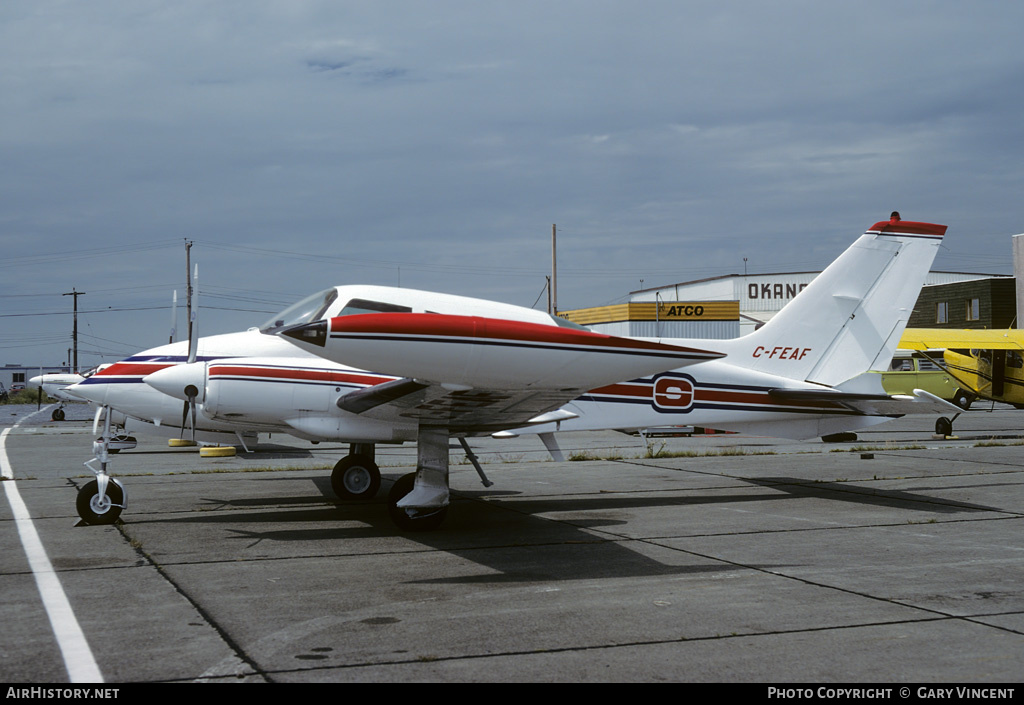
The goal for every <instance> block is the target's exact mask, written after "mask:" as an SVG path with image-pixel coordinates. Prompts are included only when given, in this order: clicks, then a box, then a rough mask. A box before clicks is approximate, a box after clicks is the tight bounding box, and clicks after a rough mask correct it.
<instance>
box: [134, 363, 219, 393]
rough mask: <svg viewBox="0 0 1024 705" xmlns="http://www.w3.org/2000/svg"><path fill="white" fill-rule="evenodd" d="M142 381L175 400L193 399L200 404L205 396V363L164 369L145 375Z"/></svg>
mask: <svg viewBox="0 0 1024 705" xmlns="http://www.w3.org/2000/svg"><path fill="white" fill-rule="evenodd" d="M142 381H143V382H145V383H146V384H148V385H149V386H150V387H152V388H153V389H156V390H157V391H160V392H163V393H164V394H167V395H169V396H172V397H174V398H175V399H181V400H183V401H189V400H190V399H195V400H196V401H197V402H199V403H202V401H203V398H204V397H205V396H206V363H205V362H193V363H191V364H183V365H173V366H171V367H165V368H164V369H162V370H157V371H156V372H152V373H150V374H148V375H146V376H145V377H143V378H142Z"/></svg>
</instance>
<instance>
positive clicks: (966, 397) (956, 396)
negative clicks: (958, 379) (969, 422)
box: [953, 389, 974, 411]
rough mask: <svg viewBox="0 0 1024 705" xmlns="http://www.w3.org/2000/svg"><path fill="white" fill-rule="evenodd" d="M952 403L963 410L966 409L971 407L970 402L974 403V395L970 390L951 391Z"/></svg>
mask: <svg viewBox="0 0 1024 705" xmlns="http://www.w3.org/2000/svg"><path fill="white" fill-rule="evenodd" d="M953 403H954V404H956V405H957V406H959V407H960V408H961V409H963V410H964V411H967V410H968V409H970V408H971V404H972V403H974V395H973V394H971V393H970V392H965V391H964V390H962V389H958V390H956V392H954V393H953Z"/></svg>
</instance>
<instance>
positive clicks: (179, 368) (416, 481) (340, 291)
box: [72, 221, 954, 530]
mask: <svg viewBox="0 0 1024 705" xmlns="http://www.w3.org/2000/svg"><path fill="white" fill-rule="evenodd" d="M945 231H946V227H945V226H942V225H933V224H929V223H918V222H908V221H902V222H900V221H883V222H880V223H876V224H875V225H874V226H872V227H871V228H870V229H869V230H868V231H867V232H866V233H865V234H864V235H862V236H861V237H860V238H859V239H858V240H857V241H856V242H855V243H854V244H853V245H852V246H851V247H850V248H849V249H848V250H847V251H846V252H844V253H843V254H842V255H841V256H840V257H839V258H838V259H837V260H836V261H835V262H833V263H832V265H830V266H829V267H828V268H827V269H826V270H825V271H824V272H822V274H820V275H819V276H818V277H817V278H816V279H815V280H814V281H813V282H812V283H811V284H810V285H809V286H808V287H807V288H806V289H805V290H804V291H803V292H801V293H800V294H799V295H798V296H797V297H796V298H795V299H794V300H793V301H792V302H791V303H790V304H788V305H787V306H786V307H785V308H784V309H783V310H782V311H781V312H780V313H779V314H777V315H776V316H775V317H774V318H773V319H772V320H771V321H769V322H768V323H767V324H766V325H765V326H763V327H762V328H761V329H759V330H757V331H755V332H754V333H752V334H750V335H748V336H745V337H743V338H738V339H734V340H715V341H708V340H677V339H673V340H664V339H663V340H652V339H636V338H620V337H614V336H607V335H601V334H597V333H592V332H589V331H586V330H583V329H579V328H578V327H575V326H573V325H572V324H569V323H567V322H566V321H563V320H560V319H556V318H553V317H550V316H547V315H546V314H543V313H540V312H537V311H534V310H532V309H526V308H521V307H516V306H509V305H505V304H499V303H495V302H489V301H483V300H480V299H471V298H466V297H456V296H449V295H444V294H435V293H430V292H421V291H414V290H408V289H394V288H388V287H336V288H334V289H330V290H328V291H326V292H322V293H320V294H316V295H314V296H312V297H310V298H308V299H306V300H304V301H303V302H300V303H299V304H297V305H296V306H294V307H292V308H290V309H288V310H286V311H285V312H284V313H282V314H281V315H279V316H275V317H274V319H272V320H271V321H270V322H268V324H266V325H264V326H263V327H262V328H260V329H252V330H250V331H247V332H245V333H237V334H229V335H226V336H212V337H209V338H203V339H201V340H200V341H199V345H198V352H197V355H196V357H195V358H194V359H195V360H196V362H193V363H190V364H189V363H186V362H185V361H186V359H187V358H186V357H185V356H184V355H183V350H184V349H183V347H182V346H183V345H184V344H183V343H178V344H172V345H168V346H163V347H162V348H155V349H153V350H150V351H146V352H144V353H140V354H139V355H135V356H133V357H131V358H128V359H127V360H124V361H122V362H120V363H117V364H115V365H113V366H111V367H109V368H107V369H106V370H103V371H102V372H100V373H98V374H96V375H93V376H92V377H90V378H88V379H86V380H84V381H83V382H82V383H80V384H79V385H76V387H75V388H73V389H72V392H73V393H75V394H80V395H81V396H83V397H86V398H89V399H91V400H93V401H95V402H97V403H99V404H103V405H109V406H112V407H113V408H115V409H118V410H119V411H121V412H123V413H125V414H127V415H128V416H132V417H135V418H141V419H145V420H147V421H150V422H153V423H156V424H172V425H173V426H175V427H176V426H177V419H178V418H182V417H187V416H188V415H189V413H188V412H189V409H191V410H192V417H193V418H194V419H196V421H195V422H194V423H195V428H196V430H197V438H200V439H201V437H200V435H198V434H199V433H202V432H205V431H215V432H219V433H222V434H223V433H225V432H228V433H233V434H236V435H237V436H238V438H237V440H242V436H241V434H247V433H248V434H251V433H254V432H258V431H261V430H265V431H282V430H283V431H285V432H287V433H291V434H292V435H295V436H297V437H300V438H306V439H310V440H342V441H347V442H349V443H351V444H352V445H351V453H350V454H349V455H348V456H347V457H346V458H345V459H343V460H342V461H341V462H339V464H338V466H337V467H336V468H335V472H334V474H333V475H332V485H333V486H334V488H335V491H336V492H337V493H338V494H339V496H341V497H344V498H363V497H372V496H374V495H375V494H376V493H377V491H378V489H379V486H380V473H379V470H378V469H377V467H376V465H375V464H374V462H373V450H374V447H375V444H377V443H401V442H404V441H415V442H416V443H417V470H416V472H415V473H410V474H409V475H406V476H405V477H403V478H401V479H399V480H398V481H397V482H396V483H395V485H394V487H393V488H392V489H391V491H390V493H389V496H388V509H389V513H390V515H391V517H392V519H393V520H394V521H395V522H396V524H398V525H399V526H400V527H402V528H404V529H411V530H422V529H431V528H435V527H436V526H438V525H439V524H440V523H441V522H442V521H443V519H444V516H445V514H446V512H447V510H448V505H449V497H450V495H449V484H448V455H449V440H450V439H451V438H457V439H459V440H460V442H462V443H463V447H464V448H466V449H467V455H468V457H470V459H471V460H473V456H472V454H471V453H470V452H469V451H468V446H466V445H465V438H466V437H472V436H485V435H490V434H493V433H497V432H508V431H512V432H531V433H542V434H551V433H553V432H556V431H559V430H595V429H609V428H614V429H643V428H648V427H654V426H663V425H677V424H693V425H700V426H708V427H712V428H718V429H722V430H736V431H748V432H755V433H761V434H768V435H775V436H781V437H789V438H814V437H818V436H823V435H827V434H833V433H838V432H844V431H850V430H853V429H857V428H861V427H864V426H870V425H873V424H877V423H881V422H883V421H886V420H888V419H890V418H893V417H897V416H901V415H903V414H906V413H915V412H927V411H933V410H935V409H936V408H941V409H943V410H946V409H949V408H954V407H952V405H950V404H948V403H947V402H944V401H942V400H940V399H937V398H936V397H934V396H931V395H927V394H920V395H916V396H890V395H887V394H885V393H884V391H883V390H882V388H881V385H880V383H879V381H878V376H877V375H863V374H862V373H864V372H866V371H868V370H872V369H885V368H886V366H887V365H888V363H889V360H890V359H891V358H892V355H893V352H894V350H895V349H896V345H897V342H898V341H899V339H900V335H901V334H902V332H903V330H904V327H905V326H906V322H907V319H908V318H909V316H910V313H911V311H912V309H913V307H914V303H915V302H916V300H917V296H918V294H919V291H920V288H921V285H922V283H923V282H924V278H925V275H926V274H927V272H928V270H929V268H930V267H931V263H932V260H933V258H934V256H935V253H936V251H937V249H938V245H939V243H940V241H941V238H942V236H943V235H944V234H945ZM709 345H712V346H713V347H714V350H709V349H708V348H707V346H709ZM289 351H290V352H289ZM183 363H184V364H183ZM157 390H159V391H157ZM922 402H923V403H922ZM182 425H184V422H183V424H182ZM547 437H548V438H550V436H547ZM549 447H550V446H549ZM474 465H476V463H475V462H474ZM105 468H106V465H105V463H103V468H102V469H101V470H97V482H94V483H89V484H88V485H86V487H85V488H83V490H82V493H84V497H83V496H80V497H79V511H80V514H82V516H83V519H85V520H86V521H87V522H88V523H109V522H111V521H113V520H115V519H116V518H117V515H119V514H120V511H121V509H122V508H123V489H122V488H121V487H120V485H119V484H118V483H117V482H116V481H113V480H112V479H111V478H108V477H106V473H105ZM477 470H478V471H480V473H481V477H483V473H482V471H481V470H480V468H479V466H478V465H477ZM484 481H485V484H487V481H486V478H484ZM83 505H85V507H86V511H83V510H82V507H83Z"/></svg>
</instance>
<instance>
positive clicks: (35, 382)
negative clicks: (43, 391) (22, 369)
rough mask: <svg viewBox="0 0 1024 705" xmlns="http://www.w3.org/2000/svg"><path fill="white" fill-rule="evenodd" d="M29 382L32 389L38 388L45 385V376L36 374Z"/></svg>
mask: <svg viewBox="0 0 1024 705" xmlns="http://www.w3.org/2000/svg"><path fill="white" fill-rule="evenodd" d="M27 384H28V386H29V387H31V388H32V389H37V388H39V387H41V386H43V377H42V375H36V376H35V377H33V378H32V379H30V380H29V381H28V382H27Z"/></svg>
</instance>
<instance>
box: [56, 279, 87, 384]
mask: <svg viewBox="0 0 1024 705" xmlns="http://www.w3.org/2000/svg"><path fill="white" fill-rule="evenodd" d="M61 296H74V297H75V305H74V312H75V319H74V320H75V322H74V327H73V328H72V330H71V343H72V345H73V346H74V351H75V358H74V366H73V367H72V368H71V371H72V372H78V297H79V296H85V292H84V291H76V290H75V288H74V287H71V292H70V293H67V294H61Z"/></svg>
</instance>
